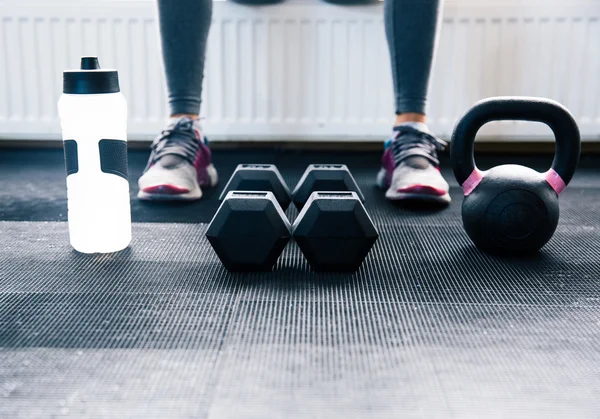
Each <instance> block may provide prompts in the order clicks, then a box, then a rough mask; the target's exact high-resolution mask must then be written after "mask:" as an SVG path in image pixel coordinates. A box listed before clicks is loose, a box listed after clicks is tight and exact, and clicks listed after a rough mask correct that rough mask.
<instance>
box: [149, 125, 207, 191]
mask: <svg viewBox="0 0 600 419" xmlns="http://www.w3.org/2000/svg"><path fill="white" fill-rule="evenodd" d="M217 182H218V176H217V170H216V169H215V167H214V166H213V164H212V155H211V152H210V149H209V148H208V141H207V139H206V138H205V137H204V136H203V135H202V134H201V130H200V123H199V121H198V120H194V119H192V118H190V117H187V116H182V117H178V118H172V119H171V121H170V123H169V125H168V126H167V128H166V129H165V130H164V131H163V132H162V133H161V134H160V135H159V136H158V137H156V139H155V140H154V141H153V142H152V152H151V154H150V159H149V160H148V164H147V166H146V168H145V169H144V174H143V175H142V176H141V177H140V179H139V181H138V185H139V187H140V191H139V193H138V198H139V199H143V200H162V201H165V200H167V201H170V200H185V201H192V200H196V199H200V198H201V197H202V188H210V187H213V186H215V185H216V184H217Z"/></svg>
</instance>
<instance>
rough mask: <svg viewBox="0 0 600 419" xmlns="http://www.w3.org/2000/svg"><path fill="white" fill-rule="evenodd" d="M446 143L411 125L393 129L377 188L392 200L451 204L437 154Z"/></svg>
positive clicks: (384, 154) (386, 147) (378, 175)
mask: <svg viewBox="0 0 600 419" xmlns="http://www.w3.org/2000/svg"><path fill="white" fill-rule="evenodd" d="M446 145H447V143H446V142H445V141H442V140H441V139H439V138H436V137H434V136H433V135H431V134H429V133H427V132H425V131H422V130H420V129H417V128H415V127H413V126H410V125H408V124H407V125H399V126H397V127H394V134H393V135H392V138H389V139H388V140H387V141H386V143H385V151H384V153H383V158H382V168H381V170H380V171H379V173H378V174H377V186H379V187H380V188H382V189H386V193H385V197H386V198H387V199H389V200H392V201H401V200H420V201H430V202H437V203H442V204H448V203H450V194H449V193H448V191H449V187H448V183H447V182H446V181H445V180H444V178H443V177H442V174H441V173H440V169H439V165H440V162H439V160H438V156H437V152H438V151H440V150H443V149H444V147H445V146H446Z"/></svg>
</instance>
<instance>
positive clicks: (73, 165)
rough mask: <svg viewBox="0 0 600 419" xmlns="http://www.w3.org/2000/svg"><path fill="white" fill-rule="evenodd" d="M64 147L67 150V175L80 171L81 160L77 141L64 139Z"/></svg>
mask: <svg viewBox="0 0 600 419" xmlns="http://www.w3.org/2000/svg"><path fill="white" fill-rule="evenodd" d="M63 149H64V152H65V168H66V170H67V176H69V175H72V174H74V173H77V172H79V161H78V156H77V141H75V140H65V141H63Z"/></svg>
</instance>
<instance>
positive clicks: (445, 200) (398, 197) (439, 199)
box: [385, 192, 451, 204]
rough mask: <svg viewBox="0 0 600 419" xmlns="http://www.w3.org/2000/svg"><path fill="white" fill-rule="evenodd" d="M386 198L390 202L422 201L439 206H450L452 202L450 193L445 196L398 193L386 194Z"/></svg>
mask: <svg viewBox="0 0 600 419" xmlns="http://www.w3.org/2000/svg"><path fill="white" fill-rule="evenodd" d="M385 197H386V199H387V200H389V201H422V202H432V203H437V204H449V203H450V201H451V198H450V194H448V193H446V194H444V195H431V194H424V193H415V192H396V193H395V194H393V195H392V194H387V193H386V194H385Z"/></svg>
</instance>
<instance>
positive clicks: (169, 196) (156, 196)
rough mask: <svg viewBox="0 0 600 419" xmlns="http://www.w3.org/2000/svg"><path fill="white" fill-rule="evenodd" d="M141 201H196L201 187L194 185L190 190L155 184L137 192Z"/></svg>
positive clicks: (200, 192)
mask: <svg viewBox="0 0 600 419" xmlns="http://www.w3.org/2000/svg"><path fill="white" fill-rule="evenodd" d="M137 197H138V199H141V200H142V201H196V200H198V199H200V198H202V189H200V187H198V186H196V188H195V189H192V190H191V191H190V190H188V189H184V188H180V187H178V186H175V185H169V184H164V185H155V186H151V187H148V188H146V189H144V190H141V191H139V192H138V195H137Z"/></svg>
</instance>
